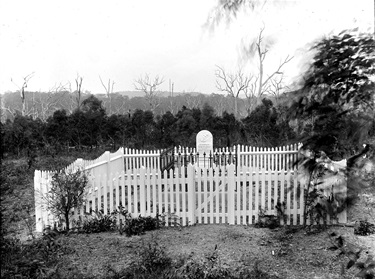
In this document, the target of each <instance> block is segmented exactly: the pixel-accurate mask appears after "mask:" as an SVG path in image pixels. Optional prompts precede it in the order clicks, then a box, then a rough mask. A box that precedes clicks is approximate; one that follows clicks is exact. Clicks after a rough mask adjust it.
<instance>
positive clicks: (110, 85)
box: [99, 76, 115, 115]
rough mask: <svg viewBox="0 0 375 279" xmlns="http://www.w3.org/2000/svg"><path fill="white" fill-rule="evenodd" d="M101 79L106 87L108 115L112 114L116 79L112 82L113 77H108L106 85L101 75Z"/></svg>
mask: <svg viewBox="0 0 375 279" xmlns="http://www.w3.org/2000/svg"><path fill="white" fill-rule="evenodd" d="M99 79H100V82H101V84H102V86H103V87H104V89H105V92H106V94H107V98H108V115H111V114H112V94H113V87H114V86H115V81H114V80H112V82H111V79H108V85H107V86H106V85H105V84H104V82H103V80H102V78H101V77H100V76H99Z"/></svg>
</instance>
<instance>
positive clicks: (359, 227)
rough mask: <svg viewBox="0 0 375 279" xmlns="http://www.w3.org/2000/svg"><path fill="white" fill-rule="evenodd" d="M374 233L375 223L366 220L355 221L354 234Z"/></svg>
mask: <svg viewBox="0 0 375 279" xmlns="http://www.w3.org/2000/svg"><path fill="white" fill-rule="evenodd" d="M374 233H375V225H374V224H371V223H369V222H368V221H359V222H356V225H355V227H354V234H358V235H370V234H374Z"/></svg>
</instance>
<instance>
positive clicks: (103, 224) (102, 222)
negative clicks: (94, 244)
mask: <svg viewBox="0 0 375 279" xmlns="http://www.w3.org/2000/svg"><path fill="white" fill-rule="evenodd" d="M86 215H89V216H90V218H89V219H88V220H86V221H84V222H83V226H82V228H81V229H80V231H81V232H84V233H99V232H107V231H113V230H114V229H115V228H116V219H115V218H114V216H113V215H104V213H103V210H100V211H94V212H93V214H86Z"/></svg>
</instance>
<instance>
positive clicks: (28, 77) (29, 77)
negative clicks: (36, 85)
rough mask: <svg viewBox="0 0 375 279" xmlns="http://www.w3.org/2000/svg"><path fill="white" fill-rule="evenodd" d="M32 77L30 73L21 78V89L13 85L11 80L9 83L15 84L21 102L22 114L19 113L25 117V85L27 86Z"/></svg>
mask: <svg viewBox="0 0 375 279" xmlns="http://www.w3.org/2000/svg"><path fill="white" fill-rule="evenodd" d="M33 75H34V72H33V73H31V74H29V75H27V76H25V77H24V78H23V83H22V86H21V87H19V86H17V84H15V83H14V82H13V80H12V79H11V81H12V82H13V84H15V85H16V86H17V87H18V89H19V91H20V95H21V101H22V112H21V113H22V116H26V115H27V114H26V98H25V88H27V84H28V82H29V80H30V79H31V78H32V77H33Z"/></svg>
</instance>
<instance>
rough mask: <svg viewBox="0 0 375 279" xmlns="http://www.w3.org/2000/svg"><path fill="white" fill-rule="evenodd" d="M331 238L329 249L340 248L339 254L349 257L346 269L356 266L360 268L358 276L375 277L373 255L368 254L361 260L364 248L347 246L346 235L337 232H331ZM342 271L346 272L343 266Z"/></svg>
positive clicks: (366, 278)
mask: <svg viewBox="0 0 375 279" xmlns="http://www.w3.org/2000/svg"><path fill="white" fill-rule="evenodd" d="M329 238H330V240H331V243H332V246H331V247H330V248H329V250H332V251H335V250H340V253H339V255H345V256H346V257H347V258H348V259H349V261H348V263H347V265H346V269H350V268H352V267H353V266H354V267H357V268H358V269H359V270H360V271H359V272H358V273H357V274H356V277H359V278H365V279H372V278H375V260H374V259H373V258H372V256H368V257H367V259H366V261H360V260H359V259H360V257H361V253H362V249H356V250H353V249H350V248H347V247H345V245H344V244H345V240H344V237H343V236H342V235H337V234H336V233H335V232H333V233H331V234H329ZM341 272H342V274H344V273H345V268H343V269H342V271H341Z"/></svg>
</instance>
